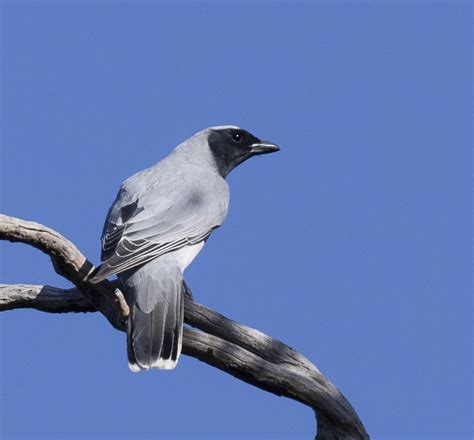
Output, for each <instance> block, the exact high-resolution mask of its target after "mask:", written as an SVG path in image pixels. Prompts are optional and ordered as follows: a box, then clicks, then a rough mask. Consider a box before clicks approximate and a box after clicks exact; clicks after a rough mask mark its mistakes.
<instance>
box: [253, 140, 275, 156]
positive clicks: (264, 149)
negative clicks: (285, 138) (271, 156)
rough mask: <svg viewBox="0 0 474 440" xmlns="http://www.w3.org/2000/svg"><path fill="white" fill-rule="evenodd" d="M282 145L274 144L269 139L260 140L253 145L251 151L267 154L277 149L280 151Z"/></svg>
mask: <svg viewBox="0 0 474 440" xmlns="http://www.w3.org/2000/svg"><path fill="white" fill-rule="evenodd" d="M279 150H280V147H279V146H278V145H275V144H273V143H272V142H268V141H260V142H255V143H254V144H252V145H251V150H250V151H251V153H252V154H266V153H274V152H275V151H279Z"/></svg>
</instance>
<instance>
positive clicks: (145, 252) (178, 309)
mask: <svg viewBox="0 0 474 440" xmlns="http://www.w3.org/2000/svg"><path fill="white" fill-rule="evenodd" d="M278 150H279V147H278V146H277V145H275V144H273V143H271V142H267V141H262V140H260V139H258V138H257V137H255V136H254V135H252V134H251V133H249V132H248V131H246V130H243V129H241V128H239V127H235V126H230V125H229V126H219V127H211V128H207V129H205V130H203V131H200V132H199V133H196V134H195V135H194V136H192V137H190V138H189V139H187V140H186V141H184V142H183V143H181V144H180V145H178V146H177V147H176V148H175V149H174V150H173V151H172V152H171V153H170V154H169V155H168V156H167V157H165V158H164V159H163V160H161V161H160V162H158V163H157V164H155V165H153V166H152V167H150V168H148V169H145V170H143V171H140V172H138V173H136V174H134V175H133V176H131V177H130V178H128V179H127V180H125V182H123V184H122V186H121V187H120V190H119V192H118V195H117V197H116V199H115V201H114V203H113V204H112V206H111V208H110V209H109V212H108V215H107V219H106V221H105V225H104V229H103V232H102V239H101V241H102V255H101V260H102V262H103V263H102V265H101V266H100V267H99V268H98V269H97V270H96V272H95V273H93V274H92V278H91V279H90V281H91V282H92V283H98V282H100V281H102V280H104V279H105V278H107V277H109V276H111V275H114V274H117V276H118V278H119V279H120V281H121V283H122V286H123V289H124V291H125V296H126V298H127V300H128V303H129V306H130V316H129V319H128V329H127V352H128V364H129V367H130V369H131V370H132V371H139V370H148V369H150V368H154V367H155V368H161V369H172V368H174V367H175V366H176V363H177V361H178V358H179V355H180V353H181V345H182V336H183V314H184V297H183V294H184V289H185V284H184V278H183V273H184V271H185V269H186V267H188V265H189V264H190V263H191V261H193V259H194V258H195V257H196V255H197V254H198V253H199V252H200V250H201V249H202V247H203V246H204V243H205V241H206V240H207V239H208V237H209V236H210V234H211V233H212V231H213V230H214V229H216V228H218V227H219V226H220V225H221V224H222V222H223V221H224V218H225V217H226V214H227V209H228V205H229V187H228V185H227V182H226V181H225V178H226V177H227V175H228V174H229V173H230V172H231V171H232V170H233V169H234V168H235V167H236V166H237V165H239V164H241V163H242V162H244V161H245V160H247V159H249V158H250V157H252V156H255V155H258V154H264V153H271V152H274V151H278Z"/></svg>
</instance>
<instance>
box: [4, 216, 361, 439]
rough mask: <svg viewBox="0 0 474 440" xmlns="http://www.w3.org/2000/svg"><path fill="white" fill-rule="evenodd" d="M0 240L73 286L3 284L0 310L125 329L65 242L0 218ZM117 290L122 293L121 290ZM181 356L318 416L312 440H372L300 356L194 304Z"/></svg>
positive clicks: (116, 299) (112, 293)
mask: <svg viewBox="0 0 474 440" xmlns="http://www.w3.org/2000/svg"><path fill="white" fill-rule="evenodd" d="M0 239H3V240H9V241H14V242H22V243H25V244H29V245H31V246H34V247H36V248H38V249H40V250H42V251H43V252H45V253H47V254H48V255H49V256H50V257H51V259H52V261H53V265H54V267H55V269H56V271H57V272H58V273H59V274H61V275H62V276H64V277H65V278H67V279H68V280H69V281H71V282H72V283H73V284H74V285H75V286H76V287H75V288H72V289H58V288H56V287H52V286H38V285H24V284H15V285H0V311H5V310H13V309H20V308H31V309H37V310H41V311H44V312H51V313H65V312H95V311H100V312H102V313H103V314H104V315H105V316H106V317H107V319H108V320H109V321H110V322H111V324H112V325H113V326H114V327H115V328H116V329H118V330H121V331H125V328H126V319H127V315H128V310H127V305H126V303H125V301H124V298H123V297H121V295H120V293H119V294H118V295H117V294H116V289H117V287H118V284H117V283H116V282H109V281H104V282H102V283H100V284H99V285H93V284H90V283H88V282H87V276H88V274H89V273H90V272H91V271H92V270H93V269H94V266H93V265H92V264H91V263H90V262H89V261H88V260H87V259H86V258H85V257H84V256H83V255H82V254H81V253H80V251H79V250H78V249H77V248H76V247H75V246H74V245H73V244H72V243H71V242H70V241H68V240H67V239H65V238H64V237H62V236H61V235H60V234H58V233H57V232H55V231H53V230H51V229H49V228H47V227H45V226H42V225H40V224H38V223H33V222H27V221H24V220H20V219H16V218H13V217H8V216H5V215H0ZM119 292H120V291H119ZM184 319H185V322H186V323H187V324H189V325H190V326H193V327H195V328H197V329H199V330H194V329H191V328H189V327H186V328H185V331H184V340H183V353H184V354H186V355H188V356H193V357H195V358H197V359H199V360H201V361H203V362H206V363H207V364H209V365H211V366H213V367H216V368H219V369H221V370H223V371H225V372H227V373H229V374H231V375H232V376H234V377H237V378H238V379H241V380H243V381H245V382H247V383H249V384H251V385H254V386H256V387H259V388H261V389H263V390H266V391H269V392H271V393H274V394H276V395H278V396H285V397H289V398H291V399H294V400H297V401H299V402H301V403H303V404H305V405H307V406H309V407H310V408H312V409H313V410H314V411H315V414H316V419H317V437H316V438H317V439H318V440H325V439H367V438H369V436H368V434H367V432H366V430H365V428H364V426H363V424H362V422H361V421H360V419H359V417H358V416H357V414H356V412H355V411H354V409H353V408H352V406H351V405H350V403H349V402H348V401H347V399H346V398H345V397H344V396H343V394H342V393H341V392H340V391H338V389H337V388H336V387H335V386H334V385H333V384H332V383H331V382H330V381H329V380H328V379H327V378H326V377H324V376H323V375H322V374H321V372H320V371H319V370H318V369H317V368H316V367H315V366H314V365H313V364H312V363H311V362H310V361H309V360H308V359H306V358H305V357H304V356H303V355H301V354H300V353H298V352H296V351H295V350H293V349H292V348H290V347H288V346H287V345H285V344H284V343H282V342H280V341H278V340H276V339H273V338H271V337H270V336H267V335H265V334H264V333H262V332H260V331H258V330H255V329H253V328H250V327H247V326H245V325H242V324H239V323H237V322H235V321H232V320H230V319H228V318H226V317H225V316H223V315H221V314H219V313H217V312H215V311H213V310H210V309H208V308H206V307H204V306H202V305H200V304H197V303H196V302H194V301H193V300H192V297H191V296H190V295H187V297H186V301H185V318H184Z"/></svg>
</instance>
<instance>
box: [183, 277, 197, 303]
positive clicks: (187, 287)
mask: <svg viewBox="0 0 474 440" xmlns="http://www.w3.org/2000/svg"><path fill="white" fill-rule="evenodd" d="M183 287H184V294H185V295H186V296H187V297H188V298H189V299H191V300H193V301H194V298H193V292H191V288H190V287H189V286H188V285H187V283H186V281H184V280H183Z"/></svg>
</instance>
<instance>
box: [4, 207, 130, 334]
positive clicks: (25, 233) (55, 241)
mask: <svg viewBox="0 0 474 440" xmlns="http://www.w3.org/2000/svg"><path fill="white" fill-rule="evenodd" d="M0 240H8V241H11V242H20V243H24V244H28V245H30V246H33V247H35V248H36V249H39V250H40V251H42V252H44V253H45V254H47V255H49V256H50V257H51V261H52V263H53V267H54V269H55V270H56V272H57V273H58V274H59V275H61V276H63V277H64V278H66V279H68V280H69V281H70V282H71V283H73V284H74V285H75V286H76V287H77V288H79V289H80V290H81V292H82V294H83V295H84V296H85V297H86V298H87V299H88V300H89V301H90V302H91V303H92V304H94V306H95V307H96V308H97V309H98V310H100V311H101V312H102V314H103V315H104V316H105V317H106V318H107V319H108V320H109V322H110V323H111V324H112V325H113V326H114V327H115V328H117V329H121V328H123V326H124V325H125V322H126V320H127V317H128V310H127V309H123V308H122V307H121V301H120V298H119V297H117V295H115V290H114V289H112V287H111V284H110V282H109V281H107V280H104V281H102V282H101V283H99V284H91V283H89V282H88V281H87V278H88V276H89V275H90V274H91V273H92V272H93V271H94V269H95V268H94V265H93V264H92V263H91V262H90V261H88V260H87V258H86V257H85V256H84V255H82V253H81V252H80V251H79V250H78V249H77V247H76V246H74V244H72V243H71V242H70V241H69V240H68V239H67V238H65V237H63V236H62V235H61V234H59V233H58V232H56V231H53V230H52V229H50V228H48V227H46V226H43V225H41V224H39V223H35V222H31V221H26V220H21V219H18V218H15V217H10V216H7V215H3V214H0Z"/></svg>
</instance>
